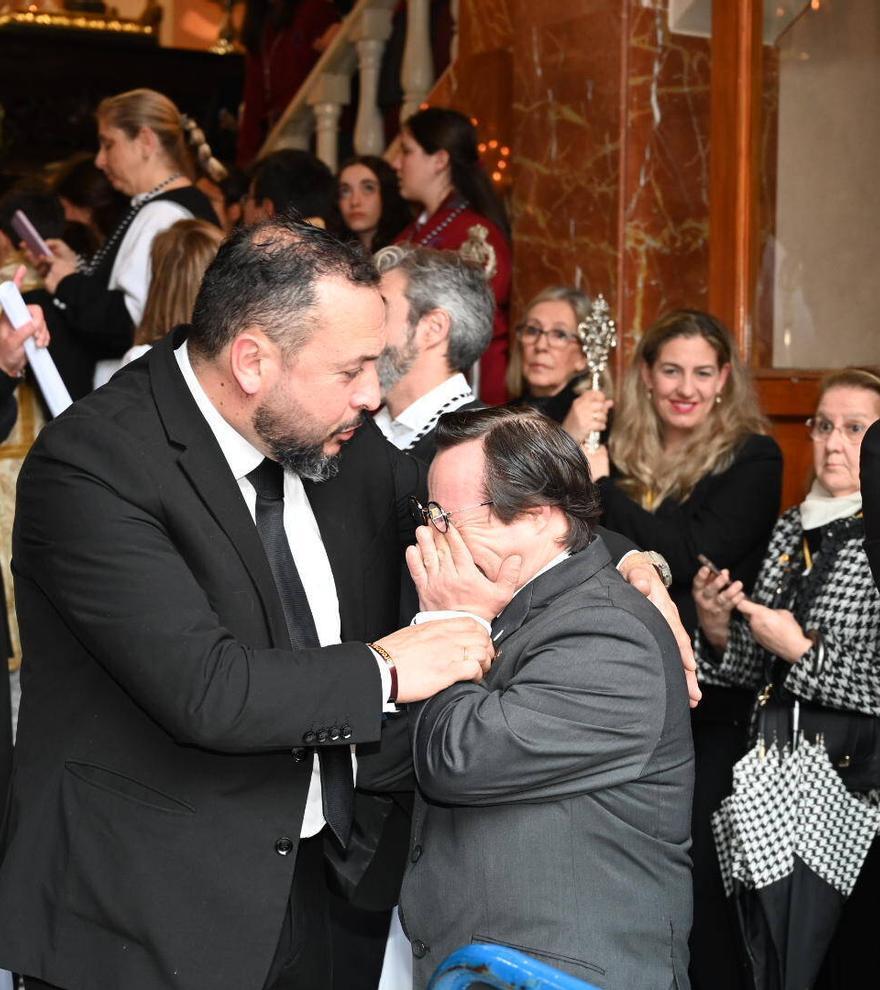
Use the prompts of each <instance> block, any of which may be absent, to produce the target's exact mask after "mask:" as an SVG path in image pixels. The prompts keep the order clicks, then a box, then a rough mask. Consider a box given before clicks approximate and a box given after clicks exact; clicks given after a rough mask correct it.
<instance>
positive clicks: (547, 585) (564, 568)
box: [492, 536, 611, 650]
mask: <svg viewBox="0 0 880 990" xmlns="http://www.w3.org/2000/svg"><path fill="white" fill-rule="evenodd" d="M610 562H611V557H610V555H609V553H608V548H607V547H606V546H605V543H604V542H603V540H602V538H601V537H599V536H596V537H594V538H593V541H592V542H591V543H590V545H589V546H588V547H585V548H584V549H583V550H581V551H580V552H578V553H576V554H574V555H573V556H571V557H569V558H568V559H567V560H562V561H560V562H559V563H558V564H556V565H555V566H554V567H551V568H550V570H549V571H545V572H544V573H543V574H541V575H539V576H538V577H536V578H535V579H534V580H533V581H530V582H529V583H528V584H527V585H526V586H525V587H524V588H522V589H521V590H520V591H519V592H518V593H517V594H516V595H515V596H514V597H513V598H512V599H511V600H510V602H509V603H508V605H507V607H506V608H505V609H504V611H502V612H501V614H500V615H499V616H498V617H497V618H496V619H495V621H494V622H493V623H492V639H493V641H494V643H495V648H496V650H497V649H498V647H499V646H500V644H501V643H503V642H504V640H506V639H507V638H508V637H509V636H511V635H512V634H513V633H515V632H516V631H517V630H518V629H519V628H520V627H521V626H522V625H523V623H524V622H526V621H527V619H528V618H529V616H530V614H531V613H532V612H533V611H535V610H537V609H541V608H544V607H545V606H547V605H549V604H550V603H551V602H552V601H553V600H554V599H555V598H558V597H559V596H560V595H561V594H562V593H563V592H565V591H567V590H568V589H569V588H571V587H573V586H574V585H577V584H582V583H583V582H584V581H586V580H587V579H588V578H590V577H592V575H593V574H595V573H596V572H597V571H598V570H599V569H600V568H602V567H604V566H605V565H606V564H608V563H610Z"/></svg>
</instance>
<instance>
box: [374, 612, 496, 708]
mask: <svg viewBox="0 0 880 990" xmlns="http://www.w3.org/2000/svg"><path fill="white" fill-rule="evenodd" d="M377 645H378V646H381V647H382V648H383V649H384V650H385V651H386V652H387V653H388V654H389V656H390V657H391V659H392V660H393V661H394V666H395V667H396V668H397V701H398V702H401V703H403V702H407V701H424V700H425V698H430V697H431V696H432V695H434V694H436V693H437V692H438V691H442V690H443V689H444V688H447V687H449V685H450V684H455V682H456V681H480V680H482V679H483V674H484V673H485V672H486V671H487V670H488V669H489V667H491V666H492V660H493V658H494V657H495V647H494V646H493V645H492V639H491V637H490V636H489V634H488V633H487V632H486V630H485V629H484V628H483V627H482V626H481V625H480V623H479V622H477V620H476V619H471V618H467V617H464V616H463V617H462V618H457V619H438V620H437V621H436V622H425V623H423V624H422V625H418V626H407V627H406V628H405V629H398V630H397V632H393V633H391V635H390V636H385V637H384V638H383V639H380V640H377Z"/></svg>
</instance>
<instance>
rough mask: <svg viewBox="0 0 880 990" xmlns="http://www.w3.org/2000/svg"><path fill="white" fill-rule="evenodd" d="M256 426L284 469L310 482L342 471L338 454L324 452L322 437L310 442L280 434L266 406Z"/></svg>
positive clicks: (261, 409) (272, 455) (259, 414)
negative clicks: (319, 439) (317, 441)
mask: <svg viewBox="0 0 880 990" xmlns="http://www.w3.org/2000/svg"><path fill="white" fill-rule="evenodd" d="M254 429H255V430H256V431H257V435H258V436H259V437H260V439H261V440H262V441H263V442H264V443H265V444H266V446H267V447H268V448H269V452H270V454H271V457H272V459H273V460H275V461H277V462H278V463H279V464H280V465H281V466H282V467H283V468H284V470H285V471H293V473H294V474H298V475H299V476H300V478H305V479H306V480H307V481H329V480H330V479H331V478H335V477H336V475H337V473H338V472H339V454H325V453H324V442H323V440H322V441H321V442H319V443H309V442H308V441H305V440H297V439H295V438H294V437H290V436H281V435H280V433H279V432H278V430H277V429H276V428H275V424H274V422H273V420H272V416H271V414H270V413H269V411H268V410H267V409H266V408H265V406H261V407H260V408H259V409H257V411H256V413H255V415H254Z"/></svg>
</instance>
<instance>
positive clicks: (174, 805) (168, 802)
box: [64, 760, 196, 815]
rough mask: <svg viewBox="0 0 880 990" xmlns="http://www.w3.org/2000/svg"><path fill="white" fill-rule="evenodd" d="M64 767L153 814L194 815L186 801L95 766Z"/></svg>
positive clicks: (72, 763) (71, 762)
mask: <svg viewBox="0 0 880 990" xmlns="http://www.w3.org/2000/svg"><path fill="white" fill-rule="evenodd" d="M64 767H65V769H66V770H67V772H68V773H70V774H71V775H72V776H74V777H76V778H77V780H81V781H82V782H83V783H84V784H87V785H88V786H89V787H95V788H97V789H98V790H101V791H105V792H106V793H109V794H113V795H115V796H116V797H120V798H122V799H123V800H126V801H133V802H134V803H135V804H140V805H144V806H146V807H148V808H152V809H153V810H154V811H165V812H167V813H169V814H172V815H194V814H195V812H196V809H195V808H194V807H193V806H192V805H191V804H188V803H187V802H186V801H182V800H181V799H180V798H176V797H173V796H172V795H170V794H166V793H165V792H164V791H160V790H157V789H156V788H155V787H151V786H150V785H149V784H145V783H143V781H140V780H135V778H134V777H129V776H128V775H127V774H124V773H120V772H119V771H118V770H111V769H110V768H109V767H104V766H101V765H100V764H98V763H81V762H79V761H77V760H67V761H66V762H65V764H64Z"/></svg>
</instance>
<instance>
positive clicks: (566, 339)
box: [516, 323, 580, 347]
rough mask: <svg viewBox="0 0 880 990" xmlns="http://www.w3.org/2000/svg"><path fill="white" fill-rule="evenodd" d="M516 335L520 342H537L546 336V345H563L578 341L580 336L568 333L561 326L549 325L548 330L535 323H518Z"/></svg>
mask: <svg viewBox="0 0 880 990" xmlns="http://www.w3.org/2000/svg"><path fill="white" fill-rule="evenodd" d="M516 336H517V339H518V340H519V342H520V343H521V344H537V343H538V340H539V339H540V338H541V337H546V338H547V346H548V347H565V346H566V344H572V343H574V344H577V343H579V342H580V337H579V336H578V335H577V334H576V333H570V332H569V331H568V330H563V329H562V327H550V329H549V330H545V329H544V327H539V326H537V324H535V323H520V325H519V326H518V327H517V328H516Z"/></svg>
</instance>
